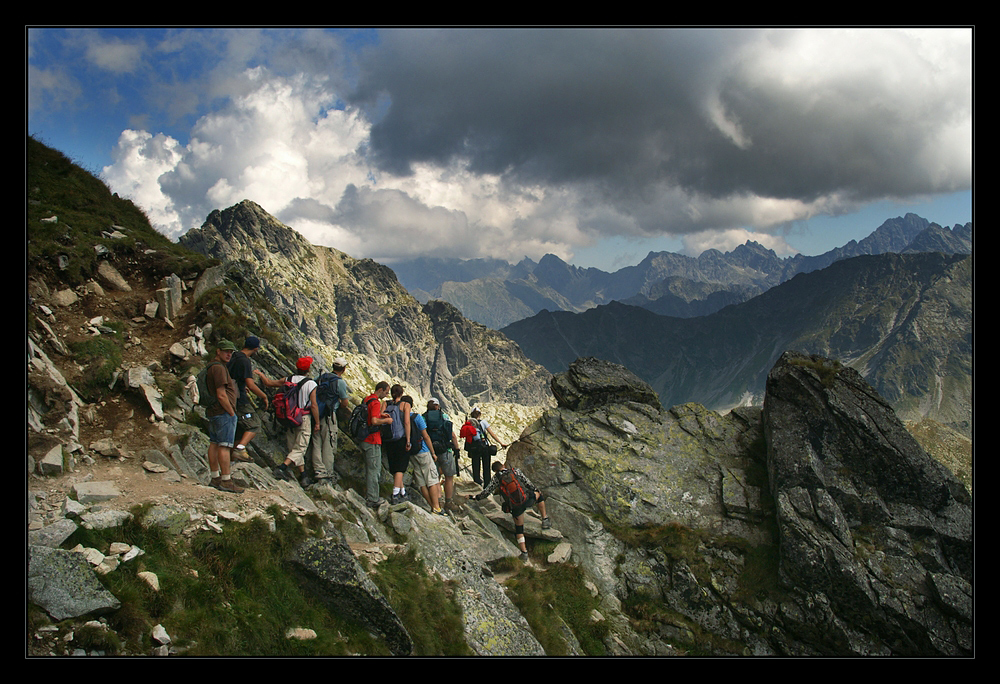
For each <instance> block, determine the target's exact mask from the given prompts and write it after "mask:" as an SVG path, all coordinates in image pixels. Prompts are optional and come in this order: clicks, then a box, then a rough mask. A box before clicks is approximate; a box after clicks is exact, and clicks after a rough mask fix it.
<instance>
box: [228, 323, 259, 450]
mask: <svg viewBox="0 0 1000 684" xmlns="http://www.w3.org/2000/svg"><path fill="white" fill-rule="evenodd" d="M259 349H260V339H259V338H257V337H254V336H253V335H251V336H250V337H247V339H246V341H245V342H244V343H243V349H241V350H240V351H237V352H233V355H232V358H231V359H230V361H229V366H228V368H229V374H230V375H231V376H232V377H233V380H235V381H236V387H237V388H238V389H239V391H240V396H239V398H238V399H237V400H236V417H237V419H236V429H237V432H239V431H242V432H243V436H242V437H240V441H239V443H238V444H237V445H236V446H235V447H234V449H233V451H232V456H231V457H232V460H234V461H243V462H250V461H252V460H253V459H252V458H250V457H249V456H247V453H246V449H247V444H249V443H250V440H252V439H253V438H254V437H255V436H256V435H257V433H258V432H260V427H261V422H260V415H259V414H258V413H257V407H256V406H255V405H254V404H253V402H252V401H251V400H250V396H249V395H250V393H253V394H254V395H256V396H257V397H258V398H260V399H263V400H264V410H265V411H266V410H267V405H268V401H267V394H265V393H264V390H262V389H261V388H260V387H258V386H257V383H256V382H255V381H254V376H253V365H252V364H251V363H250V357H251V356H253V355H254V354H255V353H257V351H258V350H259Z"/></svg>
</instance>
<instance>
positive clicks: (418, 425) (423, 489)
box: [403, 396, 448, 516]
mask: <svg viewBox="0 0 1000 684" xmlns="http://www.w3.org/2000/svg"><path fill="white" fill-rule="evenodd" d="M403 401H407V402H409V403H410V404H411V405H412V404H413V398H412V397H409V396H405V397H403ZM410 415H411V416H412V420H413V429H411V431H410V432H411V436H412V439H413V440H414V443H413V444H412V445H411V449H410V451H416V453H414V454H412V455H411V456H410V460H411V461H412V463H413V484H415V485H416V486H417V487H418V488H419V489H420V494H421V495H422V496H423V497H424V500H425V501H426V502H427V505H428V506H430V507H431V513H433V514H434V515H444V516H447V515H448V514H447V513H445V512H444V509H443V508H441V505H440V503H441V485H440V484H438V483H439V481H440V480H441V476H440V475H439V474H438V463H439V460H438V455H437V454H436V453H435V452H434V445H433V443H432V442H431V438H430V436H429V435H428V434H427V422H426V421H425V420H424V417H423V416H421V415H420V414H419V413H416V412H413V413H411V414H410ZM414 430H415V431H416V434H415V435H414V434H413V431H414ZM417 444H419V445H420V448H419V450H417V449H416V445H417Z"/></svg>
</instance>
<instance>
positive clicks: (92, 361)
mask: <svg viewBox="0 0 1000 684" xmlns="http://www.w3.org/2000/svg"><path fill="white" fill-rule="evenodd" d="M69 349H70V351H71V352H72V353H73V360H74V361H76V362H77V363H78V364H80V365H81V366H83V385H82V386H81V387H79V388H78V389H79V390H80V391H81V392H82V393H83V394H84V395H86V396H87V398H88V399H90V400H92V401H95V400H97V399H100V398H101V397H103V396H104V395H105V394H107V393H108V391H109V390H108V386H109V385H110V384H111V378H112V377H114V373H115V371H117V370H118V367H119V366H120V365H121V362H122V353H123V349H124V341H123V336H122V334H121V333H118V334H114V335H98V336H95V337H91V338H88V339H86V340H83V341H82V342H71V343H70V345H69Z"/></svg>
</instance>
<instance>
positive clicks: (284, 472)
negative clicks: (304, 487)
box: [271, 463, 295, 482]
mask: <svg viewBox="0 0 1000 684" xmlns="http://www.w3.org/2000/svg"><path fill="white" fill-rule="evenodd" d="M271 474H272V475H274V479H276V480H285V481H286V482H287V481H289V480H293V479H295V478H294V477H293V476H292V474H291V473H290V472H288V466H286V465H285V464H284V463H282V464H281V465H280V466H278V467H277V468H275V469H274V470H273V471H271Z"/></svg>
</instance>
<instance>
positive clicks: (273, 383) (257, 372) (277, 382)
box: [253, 368, 284, 387]
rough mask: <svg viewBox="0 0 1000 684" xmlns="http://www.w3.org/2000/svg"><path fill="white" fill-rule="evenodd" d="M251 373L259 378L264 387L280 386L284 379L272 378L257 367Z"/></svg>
mask: <svg viewBox="0 0 1000 684" xmlns="http://www.w3.org/2000/svg"><path fill="white" fill-rule="evenodd" d="M253 374H254V375H256V376H257V377H258V378H260V381H261V382H263V383H264V386H265V387H281V386H282V385H283V384H284V380H283V379H280V380H272V379H271V378H269V377H267V376H266V375H264V374H263V373H262V372H261V370H260V369H259V368H254V369H253Z"/></svg>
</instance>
